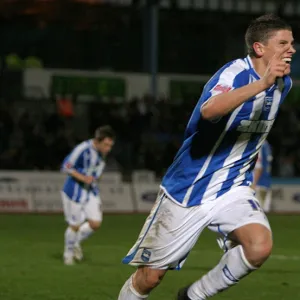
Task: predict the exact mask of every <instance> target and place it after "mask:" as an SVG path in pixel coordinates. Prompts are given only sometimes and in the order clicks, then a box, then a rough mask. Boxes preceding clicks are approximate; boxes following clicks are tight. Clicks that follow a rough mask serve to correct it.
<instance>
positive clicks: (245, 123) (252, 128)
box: [237, 120, 274, 133]
mask: <svg viewBox="0 0 300 300" xmlns="http://www.w3.org/2000/svg"><path fill="white" fill-rule="evenodd" d="M273 123H274V120H259V121H251V120H242V121H241V123H240V125H239V126H238V127H237V131H240V132H249V133H267V132H269V131H270V130H271V128H272V126H273Z"/></svg>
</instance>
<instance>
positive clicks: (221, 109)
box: [118, 15, 295, 300]
mask: <svg viewBox="0 0 300 300" xmlns="http://www.w3.org/2000/svg"><path fill="white" fill-rule="evenodd" d="M245 39H246V45H247V48H248V53H249V55H248V56H247V57H246V58H244V59H237V60H234V61H232V62H230V63H228V64H226V65H225V66H224V67H222V68H221V69H220V70H219V71H218V72H217V73H216V74H215V75H214V76H213V77H212V78H211V79H210V80H209V81H208V83H207V84H206V86H205V87H204V90H203V93H202V95H201V97H200V99H199V101H198V103H197V105H196V107H195V109H194V111H193V113H192V115H191V118H190V120H189V122H188V124H187V127H186V131H185V136H184V141H183V144H182V146H181V148H180V149H179V151H178V153H177V154H176V156H175V158H174V161H173V163H172V164H171V166H170V167H169V169H168V170H167V172H166V174H165V176H164V178H163V180H162V183H161V187H160V191H159V193H158V197H157V201H156V203H155V204H154V207H153V209H152V211H151V213H150V215H149V217H148V218H147V220H146V222H145V225H144V227H143V229H142V231H141V233H140V236H139V238H138V240H137V242H136V243H135V245H134V246H133V247H132V249H131V250H130V251H129V253H128V254H127V256H126V257H125V258H124V260H123V262H124V263H126V264H130V265H132V266H137V267H138V269H137V270H136V272H135V273H134V274H133V275H132V276H130V278H129V279H128V280H127V281H126V282H125V284H124V285H123V287H122V289H121V291H120V294H119V298H118V299H119V300H140V299H147V298H148V296H149V294H150V292H151V291H152V290H153V289H154V288H155V287H156V286H157V285H158V284H159V283H160V282H161V280H162V279H163V277H164V275H165V274H166V272H167V270H169V269H180V268H181V267H182V265H183V264H184V262H185V260H186V258H187V256H188V254H189V252H190V251H191V250H192V248H193V246H194V245H195V243H196V242H197V240H198V238H199V235H200V234H201V232H202V231H203V229H204V228H205V227H208V228H209V229H211V230H212V231H214V232H218V233H222V235H223V236H224V238H225V239H226V240H231V241H232V243H231V245H232V247H231V248H228V249H226V250H227V251H226V252H225V254H224V255H223V257H222V258H221V260H220V262H219V263H218V265H217V266H215V267H214V268H213V269H212V270H211V271H209V272H208V273H207V274H206V275H204V276H203V277H202V278H201V279H199V280H197V281H195V282H194V283H192V284H191V285H190V286H188V287H185V288H183V289H181V290H180V291H179V292H178V296H177V297H178V298H177V299H179V300H183V299H187V300H189V299H190V300H203V299H207V298H209V297H212V296H214V295H216V294H218V293H219V292H221V291H224V290H226V289H228V288H229V287H230V286H232V285H234V284H236V283H237V282H238V281H239V280H240V279H241V278H243V277H245V276H246V275H247V274H249V273H250V272H252V271H254V270H256V269H257V268H259V267H260V266H261V265H262V264H263V263H264V262H265V261H266V259H267V258H268V257H269V255H270V253H271V250H272V234H271V229H270V225H269V222H268V220H267V218H266V216H265V214H264V212H263V210H262V209H261V208H260V205H259V202H258V200H257V198H256V197H255V193H254V190H253V189H252V188H251V184H252V180H253V169H254V165H255V161H256V157H257V154H258V152H259V149H260V147H261V145H262V144H263V142H264V140H265V139H266V137H267V135H268V133H269V131H270V129H271V127H272V125H273V122H274V119H275V118H276V115H277V112H278V109H279V106H280V104H281V103H282V102H283V100H284V99H285V98H286V96H287V94H288V92H289V90H290V88H291V86H292V82H291V78H290V77H289V74H290V71H291V68H290V62H291V59H292V56H293V54H294V53H295V49H294V47H293V42H294V40H293V34H292V29H291V27H290V26H289V25H288V24H286V23H285V22H284V21H283V20H282V19H280V18H278V17H276V16H273V15H264V16H261V17H260V18H258V19H256V20H254V21H253V22H252V23H251V24H250V25H249V27H248V29H247V32H246V36H245Z"/></svg>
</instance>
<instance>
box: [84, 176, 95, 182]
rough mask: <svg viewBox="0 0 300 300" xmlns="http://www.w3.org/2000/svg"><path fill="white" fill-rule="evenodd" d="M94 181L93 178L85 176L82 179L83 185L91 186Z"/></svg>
mask: <svg viewBox="0 0 300 300" xmlns="http://www.w3.org/2000/svg"><path fill="white" fill-rule="evenodd" d="M93 181H94V177H93V176H85V178H84V183H85V184H91V183H93Z"/></svg>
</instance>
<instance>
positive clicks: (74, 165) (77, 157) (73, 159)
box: [61, 146, 94, 185]
mask: <svg viewBox="0 0 300 300" xmlns="http://www.w3.org/2000/svg"><path fill="white" fill-rule="evenodd" d="M83 154H84V150H82V149H81V148H80V147H79V146H77V147H76V148H75V149H74V150H73V151H72V152H71V153H70V155H68V156H67V157H66V158H65V159H64V161H63V164H62V167H61V170H62V172H64V173H67V174H68V175H70V176H72V177H73V178H74V179H76V180H77V181H80V182H82V183H85V184H88V185H90V184H91V183H92V182H93V181H94V177H93V176H87V175H84V174H82V173H81V172H80V171H79V164H80V161H81V160H82V159H83Z"/></svg>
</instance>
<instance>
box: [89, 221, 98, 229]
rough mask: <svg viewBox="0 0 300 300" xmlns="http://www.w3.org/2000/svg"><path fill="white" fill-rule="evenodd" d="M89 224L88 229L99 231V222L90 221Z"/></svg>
mask: <svg viewBox="0 0 300 300" xmlns="http://www.w3.org/2000/svg"><path fill="white" fill-rule="evenodd" d="M89 224H90V227H91V228H92V229H93V230H97V229H99V227H100V225H101V222H100V221H91V220H89Z"/></svg>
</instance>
